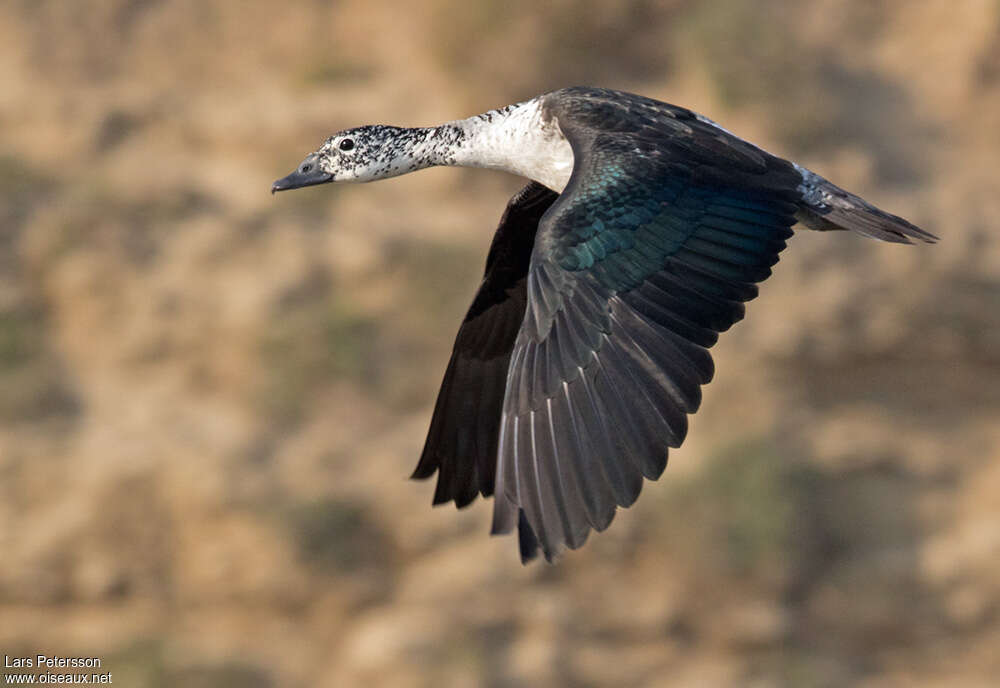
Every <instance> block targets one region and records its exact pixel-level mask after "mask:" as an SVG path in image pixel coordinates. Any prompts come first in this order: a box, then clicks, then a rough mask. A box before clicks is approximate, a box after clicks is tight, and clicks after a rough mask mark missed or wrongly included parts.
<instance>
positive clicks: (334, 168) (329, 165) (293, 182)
mask: <svg viewBox="0 0 1000 688" xmlns="http://www.w3.org/2000/svg"><path fill="white" fill-rule="evenodd" d="M415 138H416V136H415V130H413V129H401V128H399V127H389V126H384V125H381V124H373V125H367V126H363V127H356V128H354V129H345V130H344V131H341V132H337V133H336V134H334V135H333V136H331V137H330V138H328V139H327V140H326V141H324V142H323V145H322V146H320V147H319V148H318V149H317V150H316V151H315V152H313V153H310V154H309V155H307V156H306V158H305V160H303V161H302V162H301V163H300V164H299V166H298V168H297V169H296V170H295V171H294V172H292V173H291V174H290V175H288V176H287V177H282V178H281V179H279V180H278V181H276V182H274V184H272V185H271V193H274V192H276V191H287V190H289V189H299V188H302V187H303V186H314V185H316V184H327V183H329V182H370V181H374V180H376V179H384V178H386V177H394V176H396V175H398V174H405V173H406V172H411V171H413V170H414V169H417V168H419V167H425V166H426V163H428V162H429V161H422V160H419V159H417V158H416V157H415V156H414V152H415V151H414V143H415V141H414V139H415Z"/></svg>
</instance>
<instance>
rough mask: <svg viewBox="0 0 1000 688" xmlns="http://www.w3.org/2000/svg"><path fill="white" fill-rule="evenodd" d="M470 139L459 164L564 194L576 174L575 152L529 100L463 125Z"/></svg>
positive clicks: (557, 129)
mask: <svg viewBox="0 0 1000 688" xmlns="http://www.w3.org/2000/svg"><path fill="white" fill-rule="evenodd" d="M460 124H461V126H462V128H463V129H464V130H465V132H466V135H467V139H466V141H465V142H464V145H463V146H462V151H461V152H460V154H459V155H458V156H456V163H457V164H459V165H463V166H467V167H485V168H488V169H492V170H503V171H504V172H510V173H511V174H516V175H520V176H522V177H527V178H528V179H533V180H535V181H537V182H539V183H540V184H544V185H545V186H547V187H549V188H550V189H552V190H553V191H558V192H562V190H563V189H564V188H566V183H567V182H568V181H569V177H570V175H571V174H572V173H573V149H572V148H571V147H570V145H569V141H567V140H566V137H565V136H563V134H562V131H560V130H559V125H558V123H557V122H556V121H555V120H553V119H551V118H546V117H543V116H542V109H541V103H540V102H539V101H538V100H537V99H534V100H529V101H526V102H524V103H518V104H517V105H512V106H510V107H508V108H503V109H502V110H494V111H492V112H488V113H485V114H482V115H476V116H475V117H470V118H469V119H467V120H462V122H461V123H460Z"/></svg>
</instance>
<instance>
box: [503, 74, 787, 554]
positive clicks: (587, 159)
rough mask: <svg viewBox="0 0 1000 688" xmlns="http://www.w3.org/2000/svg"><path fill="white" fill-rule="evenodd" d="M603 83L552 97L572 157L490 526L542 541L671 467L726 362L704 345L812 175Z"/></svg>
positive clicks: (544, 229) (541, 233)
mask: <svg viewBox="0 0 1000 688" xmlns="http://www.w3.org/2000/svg"><path fill="white" fill-rule="evenodd" d="M605 93H608V92H603V91H594V90H590V89H574V90H572V91H563V92H557V93H556V94H554V95H558V98H555V99H553V100H552V102H550V103H549V104H548V112H549V114H550V115H551V116H553V117H555V118H556V119H557V120H558V124H559V127H560V128H561V130H562V131H563V133H564V134H565V135H566V137H567V138H568V139H569V141H570V144H571V145H572V147H573V153H574V157H575V166H574V171H573V175H572V177H571V178H570V180H569V183H568V185H567V187H566V189H565V190H564V191H563V193H562V194H561V195H560V196H559V198H558V199H557V200H556V201H555V203H553V204H552V206H551V207H550V208H549V210H548V211H547V213H546V214H545V216H544V217H543V218H542V220H541V222H540V223H539V228H538V234H537V237H536V238H535V250H534V254H533V255H532V257H531V264H530V269H529V272H528V278H527V307H526V310H525V316H524V321H523V323H522V324H521V327H520V330H519V331H518V333H517V337H516V341H515V343H514V349H513V353H512V356H511V361H510V367H509V373H508V375H507V387H506V394H505V398H504V402H503V413H502V419H501V424H500V442H499V447H498V452H499V459H498V466H497V473H496V490H495V492H496V503H495V506H494V524H493V530H494V532H509V531H510V530H512V529H513V527H514V525H515V524H517V523H518V521H519V520H520V521H521V524H520V525H521V531H522V532H521V535H522V546H523V543H524V541H525V539H526V537H525V536H526V535H527V536H530V535H531V533H530V532H529V533H525V532H524V531H525V528H527V527H530V530H531V531H533V532H534V536H535V537H536V538H537V541H538V544H539V545H540V547H541V548H542V550H543V552H544V553H545V555H546V558H551V557H552V556H553V555H554V554H555V553H556V552H557V551H559V550H560V549H561V548H563V547H566V546H568V547H570V548H576V547H579V546H580V545H581V544H582V543H583V542H584V540H585V539H586V537H587V535H588V533H589V531H590V530H591V529H596V530H602V529H603V528H605V527H607V526H608V524H609V523H610V522H611V519H612V518H613V516H614V512H615V509H616V508H617V507H618V506H628V505H630V504H632V503H633V502H634V501H635V499H636V497H637V496H638V495H639V491H640V489H641V487H642V481H643V478H644V477H645V478H648V479H655V478H657V477H659V475H660V473H661V472H662V471H663V469H664V467H665V466H666V462H667V448H668V447H677V446H679V445H680V444H681V441H682V440H683V439H684V436H685V434H686V432H687V414H691V413H694V412H695V411H696V410H697V408H698V405H699V403H700V401H701V385H703V384H705V383H707V382H708V381H709V380H711V378H712V375H713V363H712V359H711V357H710V356H709V353H708V348H709V347H711V346H712V345H713V344H714V343H715V341H716V339H717V338H718V333H719V332H722V331H724V330H726V329H728V328H729V327H730V326H731V325H732V324H733V323H734V322H736V321H737V320H739V319H741V318H742V317H743V313H744V306H743V302H745V301H748V300H750V299H752V298H754V296H756V294H757V287H756V286H755V283H757V282H760V281H761V280H763V279H765V278H766V277H767V276H768V275H769V274H770V267H771V266H772V265H773V264H774V263H775V262H777V260H778V253H779V251H781V250H782V249H783V248H784V246H785V240H786V239H787V238H788V237H789V236H790V235H791V230H790V227H791V225H792V224H793V223H794V222H795V217H794V215H795V211H796V205H795V200H796V198H797V192H796V190H795V187H796V186H797V185H798V184H799V182H800V181H801V176H800V175H799V174H798V173H797V172H796V170H795V169H794V168H793V167H792V165H791V164H790V163H787V162H785V161H783V160H780V159H778V158H775V157H773V156H770V155H768V154H767V153H765V152H763V151H761V150H759V149H757V148H755V147H754V146H752V145H750V144H747V143H746V142H743V141H742V140H740V139H738V138H736V137H734V136H731V135H729V134H728V133H726V132H725V131H723V130H721V129H718V128H717V127H715V126H713V125H712V124H711V123H708V122H706V121H703V120H700V119H698V118H697V117H696V116H695V115H694V114H693V113H691V112H690V111H687V110H684V109H682V108H676V107H673V106H669V105H666V104H663V103H658V102H657V101H651V100H649V99H645V98H641V97H639V96H635V97H634V100H629V99H628V98H623V96H624V95H625V94H617V93H616V94H613V96H611V97H607V98H605V97H603V96H604V94H605ZM519 514H520V518H519ZM527 539H528V542H529V543H530V540H531V538H530V537H528V538H527ZM524 554H525V553H524V552H523V551H522V558H523V557H524ZM528 554H529V555H530V554H532V553H531V552H528Z"/></svg>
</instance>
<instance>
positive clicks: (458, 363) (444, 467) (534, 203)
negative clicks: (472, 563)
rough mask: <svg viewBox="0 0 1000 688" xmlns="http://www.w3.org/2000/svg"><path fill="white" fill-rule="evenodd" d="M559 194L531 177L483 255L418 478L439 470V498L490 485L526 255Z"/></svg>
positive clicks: (461, 500)
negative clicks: (482, 270)
mask: <svg viewBox="0 0 1000 688" xmlns="http://www.w3.org/2000/svg"><path fill="white" fill-rule="evenodd" d="M556 196H557V194H556V193H555V192H554V191H550V190H549V189H547V188H545V187H544V186H542V185H541V184H537V183H535V182H532V183H531V184H528V185H527V186H526V187H524V188H523V189H521V190H520V191H519V192H518V193H516V194H515V195H514V197H513V198H511V200H510V202H509V203H508V204H507V209H506V211H505V212H504V214H503V217H502V219H501V220H500V226H499V227H497V231H496V235H495V236H494V238H493V243H492V245H491V246H490V251H489V255H488V257H487V259H486V272H485V275H484V276H483V281H482V284H480V286H479V291H478V292H477V293H476V297H475V299H474V300H473V302H472V305H471V306H470V308H469V312H468V313H467V314H466V316H465V320H464V321H463V322H462V326H461V328H459V330H458V337H457V338H456V339H455V347H454V350H453V351H452V354H451V360H450V361H449V363H448V370H447V371H446V372H445V376H444V381H443V382H442V384H441V391H440V392H439V393H438V399H437V404H436V405H435V407H434V416H433V418H432V419H431V427H430V431H429V432H428V435H427V442H426V444H425V445H424V451H423V454H422V455H421V457H420V462H419V464H418V465H417V468H416V470H415V471H414V472H413V476H412V477H414V478H429V477H431V476H432V475H434V473H435V471H437V472H438V481H437V488H436V490H435V492H434V503H435V504H440V503H443V502H447V501H450V500H454V501H455V504H456V506H459V507H463V506H465V505H467V504H469V503H470V502H471V501H472V500H474V499H475V498H476V495H477V494H482V495H483V496H488V495H490V494H492V493H493V477H494V474H495V472H496V461H497V438H498V436H499V429H500V412H501V407H502V405H503V396H504V388H505V385H506V381H507V367H508V363H509V361H510V352H511V350H512V349H513V347H514V340H515V338H516V336H517V332H518V329H519V328H520V326H521V322H522V320H523V319H524V309H525V304H526V300H527V295H526V287H525V283H526V278H527V274H528V263H529V261H530V259H531V251H532V247H533V246H534V241H535V231H536V230H537V229H538V220H539V218H541V216H542V214H543V213H544V212H545V211H546V210H547V209H548V208H549V206H551V205H552V202H553V201H554V200H555V199H556Z"/></svg>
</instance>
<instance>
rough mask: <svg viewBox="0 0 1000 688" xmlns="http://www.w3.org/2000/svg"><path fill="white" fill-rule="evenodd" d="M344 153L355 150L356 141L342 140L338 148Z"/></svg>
mask: <svg viewBox="0 0 1000 688" xmlns="http://www.w3.org/2000/svg"><path fill="white" fill-rule="evenodd" d="M338 148H340V150H342V151H349V150H351V149H352V148H354V139H342V140H341V142H340V145H339V146H338Z"/></svg>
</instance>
